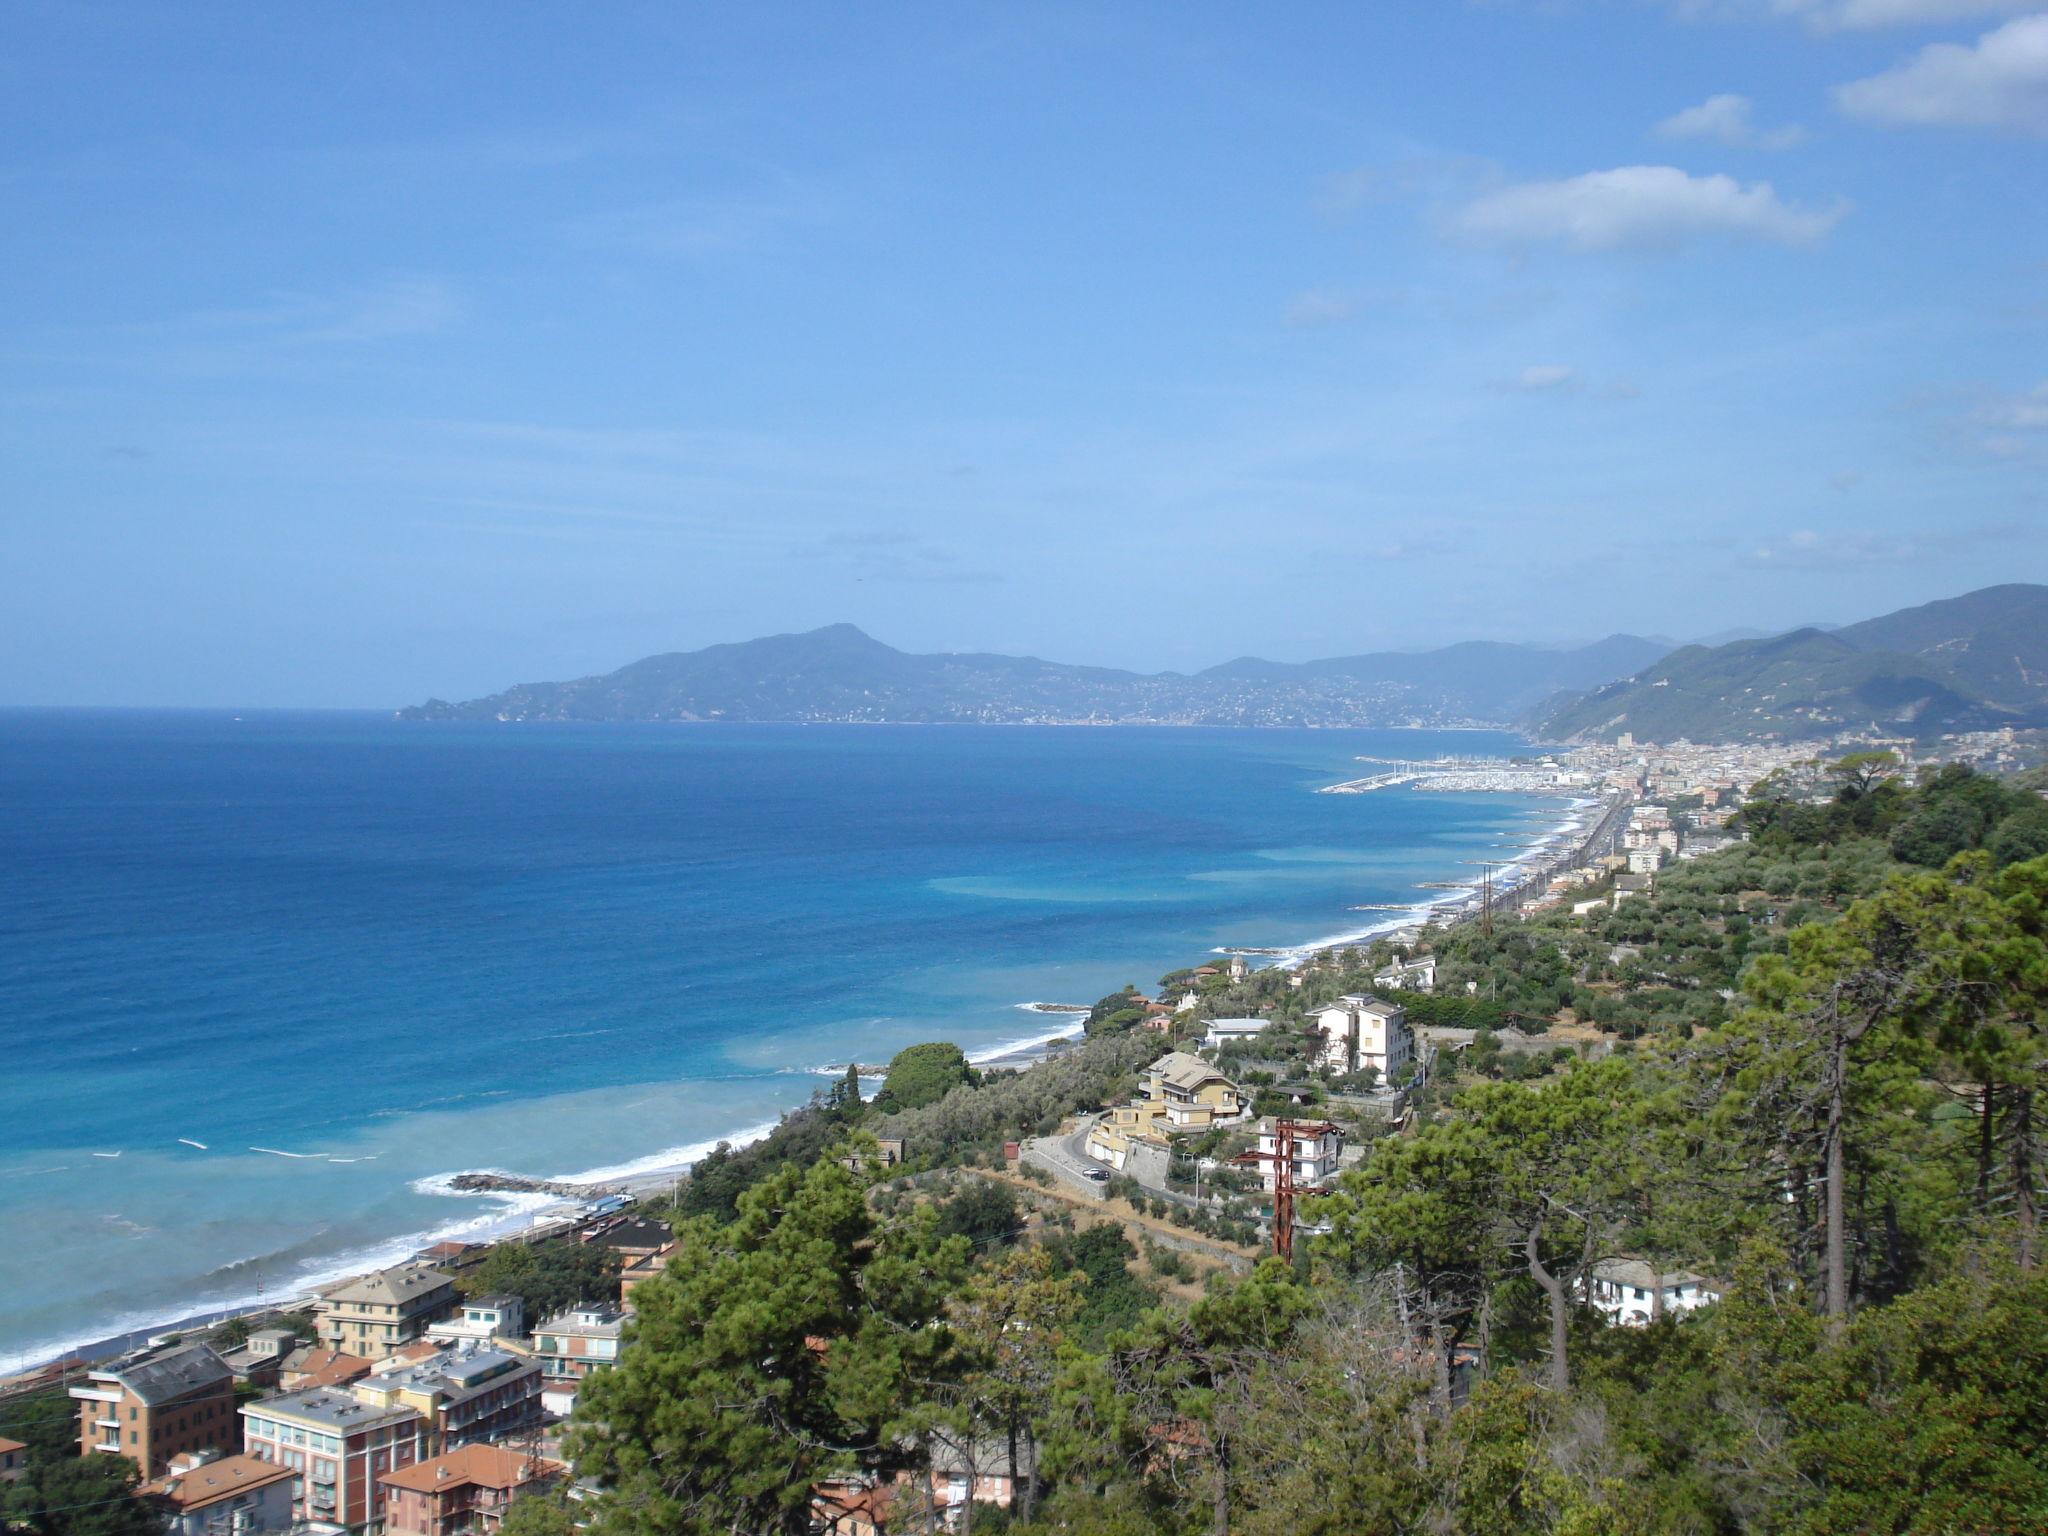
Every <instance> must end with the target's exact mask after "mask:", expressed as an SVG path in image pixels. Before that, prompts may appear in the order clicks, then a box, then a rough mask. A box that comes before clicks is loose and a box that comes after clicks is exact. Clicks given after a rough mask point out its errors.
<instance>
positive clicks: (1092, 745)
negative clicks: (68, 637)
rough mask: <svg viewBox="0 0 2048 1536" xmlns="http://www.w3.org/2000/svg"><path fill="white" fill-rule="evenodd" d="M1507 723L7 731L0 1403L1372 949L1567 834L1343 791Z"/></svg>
mask: <svg viewBox="0 0 2048 1536" xmlns="http://www.w3.org/2000/svg"><path fill="white" fill-rule="evenodd" d="M1522 746H1523V743H1521V742H1520V741H1518V740H1517V739H1516V738H1514V737H1512V736H1509V735H1505V734H1501V733H1494V732H1476V731H1457V732H1429V731H1367V730H1313V731H1307V730H1304V731H1287V730H1256V731H1253V730H1245V731H1236V730H1209V729H1170V728H1160V729H1149V728H1131V727H1117V728H1088V727H1070V728H1062V727H1003V726H987V727H960V726H931V727H915V726H822V725H821V726H799V725H788V726H773V725H683V726H678V725H667V726H662V725H624V724H606V725H596V724H592V725H499V724H436V725H421V724H406V723H400V722H397V721H394V720H392V719H390V718H389V717H388V716H382V715H370V714H353V713H333V712H319V713H249V712H245V713H243V714H240V715H235V714H229V713H211V712H162V713H159V712H148V711H110V712H96V711H6V712H0V1370H7V1369H14V1368H18V1367H21V1366H24V1365H27V1364H31V1363H36V1362H40V1361H42V1360H45V1359H48V1358H51V1357H53V1356H55V1355H57V1354H59V1353H60V1352H62V1351H64V1350H66V1349H69V1348H71V1347H74V1346H76V1345H78V1344H79V1343H81V1342H84V1341H90V1340H98V1339H104V1338H106V1337H109V1336H111V1335H114V1334H117V1333H122V1332H127V1331H129V1330H141V1329H148V1328H152V1327H157V1326H161V1325H163V1324H165V1323H167V1322H169V1321H171V1320H173V1319H178V1318H183V1317H187V1316H191V1315H194V1314H197V1313H200V1312H203V1311H206V1310H209V1309H226V1308H230V1307H238V1306H246V1305H249V1304H251V1303H255V1302H260V1301H274V1300H280V1299H284V1298H288V1297H291V1296H295V1295H299V1294H302V1293H304V1292H305V1291H306V1289H307V1288H308V1287H309V1286H311V1285H314V1284H318V1283H322V1282H324V1281H326V1280H328V1279H332V1278H336V1277H339V1276H341V1275H344V1274H349V1273H353V1272H356V1271H359V1270H362V1269H365V1268H368V1267H371V1266H373V1265H376V1264H379V1263H385V1262H393V1261H396V1260H397V1259H399V1258H401V1257H404V1256H406V1255H408V1254H410V1253H412V1252H414V1251H416V1250H417V1249H419V1248H420V1247H422V1246H424V1245H425V1244H427V1243H428V1242H430V1241H434V1240H437V1239H439V1238H443V1237H449V1236H455V1237H463V1236H480V1235H485V1234H488V1233H491V1232H496V1231H502V1230H506V1229H507V1228H508V1227H510V1226H514V1225H519V1224H525V1223H529V1222H530V1221H531V1209H532V1208H533V1207H534V1206H535V1205H537V1204H542V1203H546V1202H545V1197H535V1196H523V1197H512V1196H503V1195H496V1196H478V1195H460V1194H456V1193H454V1192H452V1191H451V1190H450V1189H449V1188H448V1186H447V1180H448V1178H449V1177H450V1176H452V1175H453V1174H455V1173H457V1172H461V1171H464V1170H473V1169H496V1170H502V1171H508V1172H515V1173H520V1174H526V1175H530V1176H534V1177H539V1178H550V1179H570V1178H574V1179H601V1178H607V1177H620V1176H624V1175H626V1174H629V1173H639V1172H646V1171H650V1170H655V1169H665V1168H673V1167H678V1166H681V1165H684V1164H687V1163H688V1162H689V1161H690V1160H691V1159H692V1158H694V1157H696V1156H700V1155H701V1154H702V1153H703V1152H704V1151H705V1150H707V1149H708V1148H710V1147H711V1146H713V1145H715V1144H716V1142H717V1141H718V1140H720V1139H723V1138H734V1139H739V1138H744V1137H747V1136H750V1135H758V1134H760V1132H761V1131H762V1130H763V1129H765V1127H766V1126H768V1125H770V1124H772V1123H773V1121H774V1119H775V1118H776V1116H778V1115H779V1114H780V1113H782V1112H783V1111H785V1110H787V1109H789V1108H790V1107H792V1106H794V1105H797V1104H800V1103H802V1102H803V1101H804V1100H805V1099H807V1098H808V1097H809V1096H810V1095H811V1094H812V1093H813V1092H815V1091H817V1089H818V1088H820V1087H821V1086H823V1085H824V1083H825V1078H824V1077H823V1076H822V1075H821V1073H823V1072H824V1071H825V1070H826V1069H828V1068H829V1067H831V1066H833V1065H837V1064H843V1063H846V1062H848V1061H862V1062H880V1061H886V1060H887V1059H888V1057H889V1056H890V1054H891V1053H892V1052H894V1051H896V1050H898V1049H899V1048H901V1047H902V1046H905V1045H909V1044H912V1043H914V1042H917V1041H922V1040H933V1039H943V1040H952V1041H955V1042H957V1043H958V1044H960V1045H961V1046H962V1047H963V1048H965V1049H966V1050H967V1051H968V1052H969V1053H970V1054H972V1055H976V1056H978V1057H981V1058H982V1059H987V1058H989V1057H991V1056H994V1055H996V1054H999V1053H1001V1052H1003V1051H1005V1050H1007V1049H1012V1048H1014V1047H1016V1046H1017V1045H1018V1044H1019V1043H1020V1042H1023V1041H1028V1040H1032V1039H1037V1038H1042V1037H1044V1036H1046V1035H1048V1034H1051V1033H1054V1032H1057V1031H1059V1030H1061V1029H1063V1028H1069V1027H1071V1023H1072V1021H1071V1020H1070V1019H1062V1018H1060V1017H1057V1016H1048V1015H1045V1014H1042V1013H1034V1012H1031V1011H1029V1010H1028V1009H1027V1008H1026V1006H1025V1005H1028V1004H1031V1003H1040V1002H1061V1003H1083V1004H1085V1003H1088V1002H1091V1001H1093V1000H1094V999H1095V998H1097V997H1100V996H1102V995H1103V994H1105V993H1107V992H1109V991H1111V990H1113V989H1115V988H1117V987H1119V986H1121V985H1123V984H1124V983H1126V982H1133V983H1136V984H1138V985H1139V986H1140V987H1145V988H1150V987H1151V986H1152V985H1153V984H1154V983H1155V982H1156V981H1157V979H1158V977H1159V976H1160V975H1161V974H1162V973H1164V972H1165V971H1167V970H1169V969H1173V968H1176V967H1179V966H1184V965H1189V964H1198V963H1201V962H1202V961H1204V960H1205V959H1209V958H1212V957H1213V955H1214V953H1215V952H1216V951H1217V950H1218V949H1219V948H1223V947H1229V946H1259V947H1274V948H1287V947H1293V946H1301V945H1306V944H1311V943H1315V942H1319V941H1329V940H1331V939H1335V938H1337V937H1339V936H1344V935H1351V934H1357V933H1360V932H1363V931H1365V930H1368V929H1370V928H1373V927H1375V926H1380V925H1384V924H1386V923H1388V922H1389V921H1390V916H1389V914H1386V913H1376V912H1355V911H1351V910H1349V909H1350V908H1352V907H1354V906H1358V905H1361V904H1375V903H1405V902H1416V901H1425V900H1428V899H1430V898H1431V897H1432V896H1436V895H1439V894H1441V893H1437V892H1431V891H1425V890H1421V889H1418V884H1419V883H1420V882H1426V881H1442V880H1447V879H1464V878H1468V877H1470V876H1472V875H1474V874H1475V873H1476V870H1475V868H1474V867H1473V866H1474V863H1475V861H1478V860H1480V859H1483V858H1502V857H1509V856H1511V855H1510V854H1508V853H1507V852H1506V851H1505V850H1504V847H1503V845H1505V844H1508V843H1511V842H1515V841H1522V840H1526V839H1527V836H1528V833H1529V830H1530V829H1531V828H1532V827H1539V826H1540V825H1541V823H1540V822H1537V821H1533V820H1531V819H1530V813H1531V812H1532V810H1540V809H1546V808H1548V809H1556V810H1558V811H1559V813H1560V815H1561V814H1562V809H1563V806H1562V802H1554V801H1533V800H1530V799H1526V798H1521V797H1515V796H1507V795H1483V794H1473V795H1465V794H1435V793H1422V792H1415V791H1410V790H1388V791H1380V792H1376V793H1371V794H1363V795H1319V794H1316V793H1314V791H1315V790H1316V789H1318V788H1319V787H1321V786H1323V785H1326V784H1329V783H1332V782H1335V781H1337V780H1341V779H1345V778H1350V777H1355V776H1357V775H1359V774H1361V773H1363V772H1366V771H1368V770H1367V769H1366V768H1364V767H1361V766H1360V765H1359V764H1358V763H1357V762H1356V759H1357V758H1358V757H1360V756H1361V755H1365V756H1377V757H1397V758H1416V757H1428V756H1434V755H1436V754H1439V753H1446V752H1449V753H1457V754H1464V755H1491V754H1507V753H1510V752H1513V751H1515V750H1517V749H1519V748H1521V747H1522Z"/></svg>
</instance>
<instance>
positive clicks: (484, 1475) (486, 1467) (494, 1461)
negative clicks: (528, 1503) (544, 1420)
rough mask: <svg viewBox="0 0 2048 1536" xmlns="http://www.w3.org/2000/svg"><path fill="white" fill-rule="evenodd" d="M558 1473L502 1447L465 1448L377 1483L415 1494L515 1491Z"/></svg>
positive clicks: (555, 1467)
mask: <svg viewBox="0 0 2048 1536" xmlns="http://www.w3.org/2000/svg"><path fill="white" fill-rule="evenodd" d="M561 1470H562V1468H561V1467H560V1466H558V1465H557V1464H556V1463H554V1462H551V1461H543V1460H540V1459H539V1458H537V1457H536V1458H529V1457H527V1456H526V1455H524V1454H523V1453H521V1452H519V1451H508V1450H506V1449H504V1448H503V1447H502V1446H496V1445H465V1446H463V1447H462V1448H461V1449H460V1450H456V1451H450V1452H448V1454H447V1455H445V1456H436V1457H435V1458H434V1459H433V1460H431V1461H420V1462H414V1463H413V1464H412V1465H411V1466H409V1467H401V1468H399V1470H397V1471H396V1472H387V1473H385V1474H384V1475H383V1476H382V1477H380V1478H378V1479H377V1481H378V1482H380V1483H382V1484H384V1486H385V1487H387V1488H408V1489H410V1490H412V1491H413V1492H414V1493H433V1492H436V1491H437V1490H439V1489H443V1488H458V1487H460V1486H462V1485H463V1484H464V1483H468V1484H471V1485H473V1486H475V1487H479V1488H517V1487H519V1486H520V1485H521V1484H522V1483H527V1482H532V1481H533V1480H534V1479H535V1478H536V1477H548V1476H552V1475H554V1474H556V1473H558V1472H560V1471H561Z"/></svg>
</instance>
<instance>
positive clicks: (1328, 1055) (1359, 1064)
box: [1315, 993, 1415, 1082]
mask: <svg viewBox="0 0 2048 1536" xmlns="http://www.w3.org/2000/svg"><path fill="white" fill-rule="evenodd" d="M1315 1026H1316V1028H1317V1029H1319V1030H1320V1031H1321V1032H1322V1036H1323V1048H1322V1051H1321V1053H1320V1055H1319V1057H1318V1059H1317V1065H1319V1066H1320V1067H1322V1069H1323V1070H1324V1071H1326V1072H1330V1073H1334V1074H1335V1075H1336V1076H1339V1077H1346V1076H1349V1075H1350V1074H1351V1073H1353V1072H1357V1071H1359V1070H1361V1069H1362V1068H1365V1067H1372V1068H1374V1069H1375V1070H1377V1071H1378V1073H1379V1075H1380V1081H1382V1082H1389V1081H1391V1080H1392V1079H1393V1077H1394V1075H1395V1074H1396V1073H1398V1072H1399V1071H1400V1070H1401V1069H1402V1068H1403V1067H1405V1066H1407V1065H1408V1062H1409V1060H1410V1059H1411V1058H1412V1057H1413V1056H1414V1054H1415V1045H1414V1041H1413V1038H1412V1036H1411V1034H1410V1031H1409V1028H1408V1012H1407V1010H1406V1009H1404V1008H1403V1007H1401V1005H1400V1004H1398V1003H1386V1002H1382V1001H1380V999H1378V998H1376V997H1373V996H1370V995H1368V994H1363V993H1350V994H1347V995H1346V996H1344V997H1340V998H1338V999H1337V1001H1336V1002H1334V1003H1331V1004H1330V1005H1329V1006H1328V1007H1326V1008H1321V1009H1318V1010H1317V1012H1316V1014H1315Z"/></svg>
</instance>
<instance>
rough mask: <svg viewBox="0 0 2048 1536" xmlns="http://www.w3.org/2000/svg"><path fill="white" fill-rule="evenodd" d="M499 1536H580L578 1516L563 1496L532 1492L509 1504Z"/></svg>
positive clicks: (501, 1522) (499, 1528) (501, 1523)
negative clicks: (577, 1531)
mask: <svg viewBox="0 0 2048 1536" xmlns="http://www.w3.org/2000/svg"><path fill="white" fill-rule="evenodd" d="M498 1536H576V1516H575V1515H574V1513H573V1512H572V1511H571V1509H570V1506H569V1501H568V1500H567V1499H566V1498H563V1497H562V1496H561V1495H559V1494H554V1493H530V1494H527V1495H526V1496H525V1497H523V1498H514V1499H513V1500H512V1502H511V1504H510V1505H509V1506H507V1508H506V1510H505V1517H504V1519H502V1520H501V1521H499V1523H498Z"/></svg>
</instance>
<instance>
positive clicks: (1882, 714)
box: [1524, 584, 2048, 741]
mask: <svg viewBox="0 0 2048 1536" xmlns="http://www.w3.org/2000/svg"><path fill="white" fill-rule="evenodd" d="M1524 723H1525V725H1526V727H1527V728H1528V729H1530V730H1531V731H1533V732H1534V733H1535V734H1537V735H1540V736H1542V737H1544V738H1546V739H1550V740H1590V741H1612V740H1613V739H1614V738H1615V737H1616V736H1618V735H1620V734H1621V733H1623V732H1629V733H1631V734H1633V735H1635V736H1637V737H1639V738H1640V739H1642V740H1645V741H1676V740H1679V739H1681V738H1684V739H1688V740H1692V741H1744V740H1758V739H1762V738H1770V737H1775V738H1780V739H1784V740H1796V739H1799V738H1803V737H1817V736H1830V735H1834V734H1836V733H1838V732H1840V731H1843V730H1849V729H1855V728H1858V727H1866V726H1868V727H1874V728H1876V729H1878V730H1880V731H1887V732H1898V733H1900V734H1906V735H1915V736H1923V737H1924V736H1935V735H1940V734H1941V733H1943V732H1947V731H1969V730H1988V729H1994V728H1996V727H1999V726H2004V725H2017V726H2038V725H2048V587H2042V586H2029V585H2019V584H2014V585H2010V586H2000V587H1986V588H1984V589H1983V590H1982V591H1979V592H1971V593H1968V594H1966V595H1964V596H1962V597H1954V598H1946V599H1943V600H1942V601H1940V602H1934V603H1927V604H1924V605H1922V606H1921V607H1918V608H1906V609H1902V610H1900V611H1899V612H1897V613H1892V614H1886V615H1885V616H1884V617H1883V618H1878V619H1866V620H1865V621H1863V622H1862V623H1860V624H1849V625H1845V626H1844V627H1842V628H1840V629H1835V630H1833V631H1822V630H1819V629H1796V630H1793V631H1792V632H1791V633H1789V634H1783V635H1773V636H1770V637H1768V638H1765V639H1757V640H1737V641H1733V642H1731V643H1729V644H1726V645H1714V646H1705V645H1688V646H1682V647H1680V648H1679V649H1678V650H1675V651H1673V652H1671V653H1670V654H1669V655H1667V656H1664V657H1661V658H1660V659H1658V660H1657V661H1656V662H1654V663H1653V664H1651V665H1650V666H1648V667H1646V668H1644V669H1642V670H1641V671H1639V672H1638V673H1636V674H1635V675H1634V676H1632V677H1628V678H1624V679H1622V680H1621V681H1620V682H1615V683H1609V684H1607V685H1606V686H1604V687H1597V688H1594V689H1592V690H1590V691H1580V692H1577V693H1572V694H1567V695H1564V696H1561V697H1559V698H1555V699H1551V700H1548V701H1546V702H1545V703H1544V704H1543V705H1541V706H1539V707H1538V708H1537V709H1536V710H1534V711H1532V712H1531V714H1530V715H1529V716H1528V717H1527V718H1526V720H1525V722H1524Z"/></svg>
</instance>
